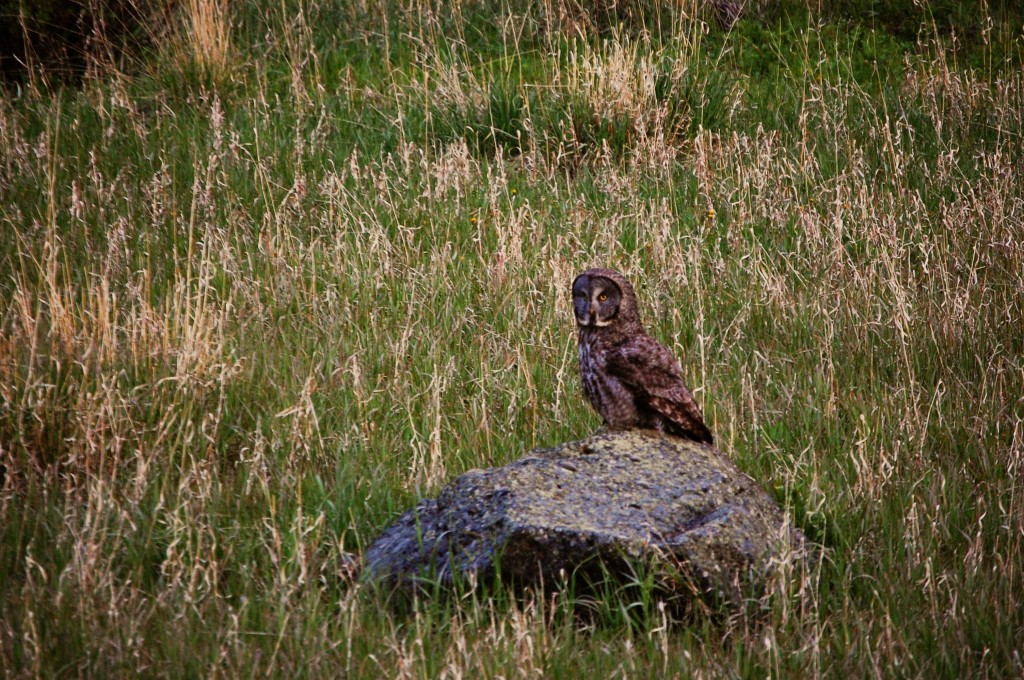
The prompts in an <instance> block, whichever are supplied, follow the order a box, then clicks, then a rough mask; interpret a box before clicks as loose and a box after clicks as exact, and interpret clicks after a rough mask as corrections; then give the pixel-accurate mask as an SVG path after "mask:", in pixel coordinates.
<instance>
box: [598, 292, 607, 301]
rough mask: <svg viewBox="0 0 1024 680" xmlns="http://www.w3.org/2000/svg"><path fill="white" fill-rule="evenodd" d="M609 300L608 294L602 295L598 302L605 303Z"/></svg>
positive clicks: (599, 296)
mask: <svg viewBox="0 0 1024 680" xmlns="http://www.w3.org/2000/svg"><path fill="white" fill-rule="evenodd" d="M607 299H608V293H601V294H600V295H598V296H597V301H598V302H604V301H605V300H607Z"/></svg>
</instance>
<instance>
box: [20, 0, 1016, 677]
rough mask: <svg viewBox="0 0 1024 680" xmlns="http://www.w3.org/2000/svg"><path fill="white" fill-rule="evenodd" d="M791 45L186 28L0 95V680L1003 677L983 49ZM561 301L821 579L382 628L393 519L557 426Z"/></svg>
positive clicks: (1012, 275)
mask: <svg viewBox="0 0 1024 680" xmlns="http://www.w3.org/2000/svg"><path fill="white" fill-rule="evenodd" d="M584 4H585V3H584ZM953 4H954V5H955V4H956V3H953ZM837 5H839V6H849V7H853V8H856V7H857V6H861V7H869V6H870V7H872V8H876V9H877V11H874V12H873V13H870V12H865V13H860V14H858V13H857V12H848V13H842V12H836V13H831V14H827V13H823V12H822V11H821V10H819V9H818V8H817V5H816V4H814V3H811V4H810V5H809V6H804V5H803V4H802V3H798V2H797V3H793V2H791V3H788V4H785V3H778V4H777V6H776V4H773V3H769V2H767V1H765V2H760V3H757V2H751V3H750V7H749V8H748V9H749V13H748V15H747V16H745V17H744V18H742V19H741V20H740V21H739V22H738V23H737V24H736V25H735V26H733V27H732V28H731V29H729V30H726V29H724V28H722V27H721V26H719V25H717V24H716V23H715V22H714V19H713V17H712V16H710V15H709V14H708V11H707V10H706V8H702V7H701V6H699V5H698V4H690V3H687V2H681V3H667V2H659V1H658V0H637V1H636V2H632V3H595V4H594V5H593V7H592V8H591V9H590V11H586V10H584V9H583V8H582V7H580V6H579V5H577V4H576V3H573V2H568V1H566V2H555V1H554V0H507V1H505V2H470V1H463V2H454V3H447V2H442V1H441V0H362V1H361V2H344V1H340V0H282V2H280V3H272V2H263V1H261V2H254V3H238V4H235V3H228V2H226V1H224V0H188V1H187V2H179V3H177V5H176V11H175V12H174V13H172V14H170V15H169V17H170V18H169V19H168V23H167V25H166V26H165V27H164V28H162V29H161V30H160V31H154V33H153V35H152V36H151V37H152V38H153V40H152V46H151V47H150V48H148V49H147V50H144V51H142V52H141V53H137V54H132V56H131V57H130V58H116V57H114V56H111V55H112V54H113V53H112V52H105V51H103V50H99V51H98V52H97V54H95V55H94V56H93V57H92V61H91V62H90V68H89V70H88V72H87V73H86V74H85V76H84V77H83V78H81V79H80V80H79V81H77V82H72V83H61V82H59V81H57V80H54V79H48V78H47V77H46V76H45V74H43V73H35V74H33V75H32V77H31V78H30V79H29V80H28V81H26V82H25V83H21V84H18V85H17V86H14V85H8V86H7V89H6V90H5V91H4V93H3V96H2V98H0V575H2V576H0V668H2V671H3V675H4V676H5V677H28V676H46V677H52V676H101V677H103V676H112V677H134V676H136V675H138V674H144V675H153V676H165V675H166V676H174V677H183V676H186V677H191V676H227V677H236V676H250V675H252V676H255V675H272V676H283V677H303V676H340V677H346V678H347V677H352V678H356V677H368V678H376V677H396V678H413V677H444V678H463V677H466V678H478V677H506V678H509V677H562V678H574V677H580V676H583V675H584V674H588V675H592V676H593V677H609V678H611V677H766V676H770V677H820V676H829V677H834V676H840V677H843V676H848V677H927V678H941V677H949V678H959V677H1020V676H1022V675H1024V658H1022V655H1024V642H1022V641H1024V318H1022V317H1024V314H1022V312H1024V165H1022V162H1021V159H1022V158H1024V137H1022V133H1024V129H1022V119H1024V70H1022V64H1024V38H1022V34H1024V18H1022V16H1021V13H1020V11H1019V10H1013V9H1012V8H1010V3H1003V4H998V3H991V6H990V4H989V3H981V5H979V6H978V7H973V6H972V10H971V12H970V13H969V14H968V15H967V16H966V17H965V16H961V15H958V14H956V12H955V11H953V10H950V9H949V3H940V2H935V3H932V5H929V4H928V3H923V4H922V3H917V4H915V3H910V2H906V3H902V4H901V3H898V2H873V1H871V0H863V1H862V2H860V3H858V2H856V1H855V0H849V1H848V2H846V3H845V4H844V3H837ZM933 5H934V6H933ZM894 6H895V9H893V7H894ZM883 10H885V11H883ZM975 10H976V11H975ZM1015 12H1016V13H1015ZM897 16H899V17H903V21H902V22H901V23H899V25H897V23H896V21H895V19H894V17H897ZM907 22H910V24H908V23H907ZM908 25H909V28H908ZM593 265H606V266H612V267H615V268H618V269H620V270H622V271H623V272H625V273H626V274H627V276H629V277H630V278H631V280H632V281H633V282H634V283H635V285H636V286H637V289H638V294H639V296H640V299H641V304H642V306H643V309H642V313H643V317H644V319H645V321H646V323H647V326H648V330H649V331H650V332H651V334H652V335H654V336H656V337H658V338H659V339H661V340H662V341H663V342H665V343H666V344H667V345H668V346H669V347H671V348H673V350H674V351H675V352H676V354H677V356H679V357H680V358H681V359H682V364H683V369H684V374H685V376H686V378H687V382H688V384H689V385H690V386H691V389H692V391H693V392H694V394H695V396H696V398H697V400H698V402H700V403H701V404H702V405H703V409H704V413H705V417H706V420H707V422H708V424H709V425H710V427H711V429H712V430H713V431H714V432H715V434H716V443H717V445H718V446H719V448H720V449H721V450H722V451H724V452H725V453H726V454H727V455H729V456H730V457H731V458H733V459H734V460H735V461H736V462H737V464H738V465H739V466H740V467H741V468H742V469H743V470H744V471H746V472H747V473H748V474H750V475H751V476H752V477H753V478H754V479H756V480H758V481H759V482H760V483H761V484H762V485H763V486H765V487H766V488H767V489H768V490H769V491H770V493H772V494H773V496H774V497H775V498H776V499H777V500H778V502H779V503H780V505H782V506H783V507H784V508H785V509H786V511H787V512H788V513H789V515H790V516H791V517H792V521H793V523H794V524H795V525H796V526H798V527H799V528H800V529H801V530H802V531H804V532H805V533H806V534H807V536H808V537H810V538H811V539H812V540H814V541H816V542H817V543H819V544H821V545H822V546H823V548H824V552H823V555H824V558H823V559H822V560H821V562H820V563H819V564H818V565H817V566H816V567H815V568H813V569H796V568H794V569H787V568H785V567H786V565H781V566H780V568H779V569H778V570H777V573H775V574H774V576H773V579H772V581H771V587H770V588H769V590H768V592H766V593H765V594H763V596H761V597H757V598H752V599H751V601H750V602H748V603H747V606H745V607H743V608H742V609H741V610H739V611H734V610H728V611H704V612H696V613H691V614H689V615H687V616H685V617H682V616H677V614H676V613H675V612H674V611H673V610H672V609H671V608H668V607H665V606H664V603H662V602H660V601H659V598H658V597H657V593H655V592H652V591H651V589H650V588H647V587H645V585H646V584H645V583H644V582H643V579H642V578H641V577H638V583H635V584H633V587H619V586H615V585H609V588H608V589H607V590H606V592H604V593H603V594H602V596H600V597H593V596H583V595H580V594H577V593H575V592H574V591H573V590H572V589H570V588H565V589H558V588H551V589H548V590H545V591H537V592H532V591H528V592H525V593H520V592H509V591H507V590H506V589H504V588H503V587H502V586H500V585H498V586H493V587H492V588H490V589H484V590H466V591H464V592H463V591H460V592H459V593H457V594H455V595H449V596H436V597H429V596H426V597H422V598H419V599H417V600H416V601H415V602H412V603H410V604H409V605H408V606H405V607H394V606H391V605H390V604H389V603H388V602H386V601H385V596H384V595H383V594H382V593H379V592H376V591H374V590H373V589H372V588H368V587H366V586H365V585H364V584H362V583H360V581H359V579H358V567H357V565H358V560H359V557H360V555H361V554H362V552H363V551H364V550H365V549H366V547H367V546H368V545H369V543H370V542H371V541H372V540H373V539H374V537H375V536H376V535H377V534H378V533H379V532H380V531H381V530H382V529H383V528H384V527H386V526H387V525H388V524H389V523H390V522H391V521H392V520H393V519H394V518H396V517H397V515H398V514H399V513H401V512H403V511H405V510H406V509H408V508H409V507H411V506H412V505H413V504H415V502H416V501H417V499H419V498H421V497H424V496H428V495H433V494H436V493H437V491H438V490H439V489H440V488H441V487H442V486H443V485H444V483H445V482H446V481H447V480H450V479H452V478H454V477H455V476H457V475H459V474H461V473H463V472H465V471H467V470H470V469H473V468H479V467H488V466H495V465H503V464H505V463H508V462H511V461H513V460H515V459H517V458H520V457H522V456H523V455H525V454H526V452H527V451H528V450H529V449H531V448H533V447H537V446H553V445H555V444H557V443H560V442H563V441H569V440H572V439H579V438H582V437H584V436H586V435H587V434H589V433H590V432H592V431H593V430H594V429H595V428H597V427H598V425H599V424H600V423H599V421H598V418H597V416H596V415H595V414H594V413H593V412H591V410H590V409H589V407H588V406H587V404H586V403H585V402H584V399H583V397H582V395H581V392H580V385H579V378H578V375H577V367H576V338H575V332H574V325H573V319H572V313H571V306H570V301H569V285H570V283H571V281H572V279H573V277H574V275H575V274H576V273H577V272H579V271H581V270H583V269H585V268H587V267H589V266H593ZM581 612H585V613H581Z"/></svg>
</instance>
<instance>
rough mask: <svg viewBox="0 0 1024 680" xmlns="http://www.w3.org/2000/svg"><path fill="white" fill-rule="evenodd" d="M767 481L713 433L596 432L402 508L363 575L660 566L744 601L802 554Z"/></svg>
mask: <svg viewBox="0 0 1024 680" xmlns="http://www.w3.org/2000/svg"><path fill="white" fill-rule="evenodd" d="M803 545H804V540H803V537H802V536H801V535H800V533H799V531H797V530H795V529H792V528H791V527H790V526H789V525H788V523H787V522H786V521H785V517H784V515H783V513H782V511H781V510H780V509H779V508H778V506H777V505H776V504H775V502H774V501H773V500H772V499H771V498H770V497H769V496H768V494H767V493H766V492H765V491H764V490H763V489H762V488H761V487H760V486H758V485H757V484H756V483H755V482H754V481H753V480H752V479H751V478H750V477H748V476H747V475H746V474H744V473H743V472H741V471H740V470H739V469H738V468H737V467H736V466H735V465H734V464H733V463H732V461H730V460H729V459H727V458H726V457H725V456H724V455H723V454H722V453H720V452H719V451H718V450H717V449H715V448H714V447H712V446H708V445H703V444H696V443H694V442H690V441H687V440H684V439H680V438H677V437H672V436H666V435H662V434H659V433H656V432H650V431H639V430H631V431H623V432H611V433H603V434H595V435H594V436H591V437H589V438H587V439H584V440H582V441H577V442H571V443H568V444H563V445H561V446H559V447H556V448H552V449H536V450H534V451H531V452H530V453H529V455H527V456H526V457H525V458H522V459H520V460H518V461H516V462H514V463H511V464H509V465H506V466H504V467H501V468H492V469H488V470H472V471H470V472H467V473H466V474H464V475H462V476H461V477H459V478H458V479H456V480H454V481H453V482H451V483H450V484H449V485H448V486H446V487H445V488H444V489H443V490H442V491H441V494H440V495H439V497H438V498H437V499H436V500H435V499H427V500H424V501H422V502H421V503H420V504H419V505H418V506H417V507H416V508H415V509H413V510H410V511H409V512H407V513H405V514H404V515H402V516H401V517H400V518H399V519H398V521H396V522H395V523H394V524H393V525H391V526H390V527H389V528H387V529H386V530H385V531H384V532H383V533H382V534H381V535H380V537H378V538H377V540H376V541H375V542H374V543H373V545H372V546H371V547H370V549H369V550H368V551H367V553H366V555H365V561H364V570H363V578H364V580H367V581H370V582H374V583H378V584H385V585H387V586H390V587H402V588H408V587H410V586H413V585H414V584H416V583H417V582H418V581H420V580H421V579H426V580H427V581H433V580H435V579H439V580H441V581H442V582H443V583H450V582H451V581H452V579H453V577H455V578H458V577H467V576H469V575H470V574H474V575H475V576H476V577H477V578H487V577H489V576H491V575H493V574H494V572H495V566H496V563H498V562H500V573H501V576H502V578H503V579H511V580H513V581H516V582H521V583H538V582H544V583H548V584H551V583H555V582H557V581H558V580H559V579H560V578H563V577H564V576H566V575H569V574H573V573H577V574H579V573H581V572H583V573H591V574H598V575H599V574H600V573H602V570H606V571H607V572H610V573H613V574H614V573H629V571H630V569H632V568H635V566H636V565H637V564H642V565H644V568H645V569H654V570H656V577H657V580H658V583H659V585H660V587H663V588H667V589H669V590H670V591H673V592H676V593H680V594H683V595H697V594H709V593H710V594H716V595H717V596H719V597H720V598H724V599H725V600H730V601H735V600H738V599H739V598H740V597H742V595H743V594H744V593H749V592H751V591H752V590H756V589H757V587H758V585H759V584H760V581H761V579H762V578H763V575H764V571H765V567H766V566H767V565H768V563H769V561H770V560H771V559H772V558H778V557H781V556H784V555H791V554H793V551H796V554H798V555H799V554H802V553H803Z"/></svg>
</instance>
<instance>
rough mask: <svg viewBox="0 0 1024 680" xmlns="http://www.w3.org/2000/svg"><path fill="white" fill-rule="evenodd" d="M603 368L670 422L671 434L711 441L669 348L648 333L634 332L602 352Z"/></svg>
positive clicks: (712, 439) (698, 409)
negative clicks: (604, 353) (604, 365)
mask: <svg viewBox="0 0 1024 680" xmlns="http://www.w3.org/2000/svg"><path fill="white" fill-rule="evenodd" d="M605 356H606V360H607V364H606V370H607V371H608V372H609V373H610V374H612V375H614V376H615V377H617V378H618V379H619V380H621V381H622V382H624V383H626V384H627V385H629V386H630V387H632V388H633V390H634V392H635V394H636V395H637V396H638V398H639V399H640V400H641V401H643V402H646V404H647V405H648V406H649V407H650V408H651V409H653V410H654V411H657V412H658V413H660V414H661V415H662V416H664V417H665V419H666V420H668V422H669V423H670V425H671V426H673V427H672V428H670V430H671V431H672V432H673V433H674V434H678V435H681V436H683V437H687V438H689V439H693V440H694V441H698V442H706V443H708V444H711V443H713V442H714V438H713V437H712V436H711V431H710V430H709V429H708V427H707V425H705V424H704V416H703V414H702V413H701V411H700V407H699V406H697V402H696V401H694V399H693V395H692V394H690V390H688V389H686V385H684V384H683V376H682V374H681V373H680V370H679V363H678V362H677V361H676V358H675V356H674V355H673V354H672V352H671V351H670V350H669V349H668V348H667V347H665V346H664V345H662V344H661V343H660V342H658V341H657V340H655V339H654V338H652V337H650V336H648V335H634V336H631V337H629V338H627V339H626V340H625V341H624V342H622V343H621V344H619V345H618V346H617V347H615V348H613V349H612V350H611V351H609V352H607V353H606V355H605Z"/></svg>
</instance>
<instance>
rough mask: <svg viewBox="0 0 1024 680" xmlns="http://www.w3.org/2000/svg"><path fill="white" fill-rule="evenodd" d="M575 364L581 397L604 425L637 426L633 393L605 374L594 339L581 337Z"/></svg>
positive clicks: (604, 367) (596, 342)
mask: <svg viewBox="0 0 1024 680" xmlns="http://www.w3.org/2000/svg"><path fill="white" fill-rule="evenodd" d="M587 335H589V334H587ZM579 362H580V382H581V383H582V384H583V396H585V397H586V398H587V401H589V402H590V405H591V406H593V407H594V410H595V411H597V412H598V414H599V415H600V416H601V418H603V419H604V422H605V424H606V425H608V426H610V427H633V426H636V425H638V424H639V414H638V411H637V405H636V400H635V397H634V394H633V391H632V390H631V389H629V386H628V385H626V384H625V383H623V382H622V381H621V380H619V379H618V378H617V377H615V376H614V375H611V374H609V373H608V371H607V359H606V357H605V353H604V349H603V347H602V346H601V343H600V342H599V341H597V339H596V338H594V337H592V336H591V337H586V336H584V335H583V334H581V336H580V345H579Z"/></svg>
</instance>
